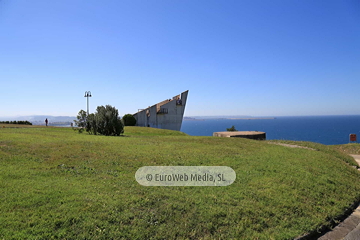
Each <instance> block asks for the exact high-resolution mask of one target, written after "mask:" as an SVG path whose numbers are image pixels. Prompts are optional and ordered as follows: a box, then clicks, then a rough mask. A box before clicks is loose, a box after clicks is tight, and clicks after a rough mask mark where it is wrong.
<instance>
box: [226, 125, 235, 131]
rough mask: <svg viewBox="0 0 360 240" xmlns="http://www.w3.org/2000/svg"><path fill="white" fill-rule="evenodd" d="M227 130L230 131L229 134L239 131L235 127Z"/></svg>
mask: <svg viewBox="0 0 360 240" xmlns="http://www.w3.org/2000/svg"><path fill="white" fill-rule="evenodd" d="M226 130H227V131H229V132H235V131H237V130H236V128H235V126H234V125H233V126H232V127H231V128H227V129H226Z"/></svg>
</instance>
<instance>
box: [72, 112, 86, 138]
mask: <svg viewBox="0 0 360 240" xmlns="http://www.w3.org/2000/svg"><path fill="white" fill-rule="evenodd" d="M76 118H77V120H74V122H75V126H77V127H79V129H78V130H79V133H82V132H83V131H84V129H85V128H86V119H87V116H86V112H85V111H84V110H82V109H81V110H80V111H79V113H78V115H77V116H76Z"/></svg>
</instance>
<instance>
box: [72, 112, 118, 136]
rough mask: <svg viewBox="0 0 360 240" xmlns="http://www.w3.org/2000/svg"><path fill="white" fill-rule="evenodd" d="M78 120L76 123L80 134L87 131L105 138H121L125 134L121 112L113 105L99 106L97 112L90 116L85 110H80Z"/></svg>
mask: <svg viewBox="0 0 360 240" xmlns="http://www.w3.org/2000/svg"><path fill="white" fill-rule="evenodd" d="M77 119H78V120H75V123H76V125H77V126H78V127H80V129H79V132H82V131H83V130H84V129H85V130H86V131H87V132H88V133H89V134H94V135H96V134H101V135H105V136H120V134H122V133H124V124H123V123H122V121H121V119H120V117H119V112H118V110H117V109H116V108H115V107H112V106H111V105H106V106H105V107H104V106H98V107H97V108H96V112H95V113H92V114H89V115H88V116H87V114H86V112H85V111H84V110H80V112H79V114H78V116H77Z"/></svg>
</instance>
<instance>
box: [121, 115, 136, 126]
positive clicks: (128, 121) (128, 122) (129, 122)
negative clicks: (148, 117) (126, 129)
mask: <svg viewBox="0 0 360 240" xmlns="http://www.w3.org/2000/svg"><path fill="white" fill-rule="evenodd" d="M122 120H123V123H124V125H125V126H135V125H136V119H135V117H134V116H133V115H132V114H125V115H124V116H123V118H122Z"/></svg>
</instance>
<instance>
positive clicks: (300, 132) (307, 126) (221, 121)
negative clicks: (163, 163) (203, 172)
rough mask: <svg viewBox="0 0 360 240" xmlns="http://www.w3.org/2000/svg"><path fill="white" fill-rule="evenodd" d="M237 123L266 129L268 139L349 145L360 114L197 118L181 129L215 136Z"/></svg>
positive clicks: (245, 127) (359, 133) (358, 129)
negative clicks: (350, 136) (215, 133)
mask: <svg viewBox="0 0 360 240" xmlns="http://www.w3.org/2000/svg"><path fill="white" fill-rule="evenodd" d="M231 126H235V128H236V130H238V131H261V132H266V139H267V140H273V139H278V140H295V141H310V142H317V143H321V144H325V145H337V144H346V143H349V142H350V138H349V135H350V134H356V135H357V142H359V138H360V115H346V116H301V117H299V116H296V117H272V118H262V119H261V118H259V119H235V118H232V119H230V118H205V119H201V117H199V118H195V119H193V120H184V121H183V123H182V127H181V131H182V132H184V133H186V134H189V135H191V136H212V135H213V133H214V132H222V131H226V129H227V128H230V127H231Z"/></svg>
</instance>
